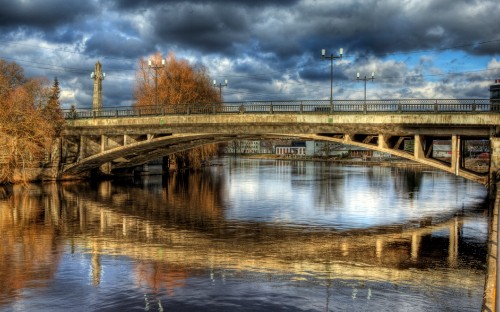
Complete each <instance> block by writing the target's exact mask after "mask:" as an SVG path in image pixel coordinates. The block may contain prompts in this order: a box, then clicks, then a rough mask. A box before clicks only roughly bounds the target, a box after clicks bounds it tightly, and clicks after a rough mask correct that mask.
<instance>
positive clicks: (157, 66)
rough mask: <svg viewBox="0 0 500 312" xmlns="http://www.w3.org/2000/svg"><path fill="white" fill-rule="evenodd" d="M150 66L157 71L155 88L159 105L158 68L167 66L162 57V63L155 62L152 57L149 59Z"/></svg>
mask: <svg viewBox="0 0 500 312" xmlns="http://www.w3.org/2000/svg"><path fill="white" fill-rule="evenodd" d="M148 65H149V68H151V69H154V71H155V89H156V106H158V70H159V69H161V68H163V66H165V59H161V65H156V64H153V61H152V60H151V59H149V60H148Z"/></svg>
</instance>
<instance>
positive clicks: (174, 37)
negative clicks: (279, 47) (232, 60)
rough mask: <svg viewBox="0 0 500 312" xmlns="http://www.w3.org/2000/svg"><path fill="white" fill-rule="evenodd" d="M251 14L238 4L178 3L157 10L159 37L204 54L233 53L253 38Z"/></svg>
mask: <svg viewBox="0 0 500 312" xmlns="http://www.w3.org/2000/svg"><path fill="white" fill-rule="evenodd" d="M251 16H252V15H251V14H249V12H248V10H245V9H244V8H242V7H241V6H238V5H231V4H229V5H227V6H220V5H215V4H210V5H205V4H196V3H184V2H182V3H176V4H173V5H169V6H168V7H162V8H161V9H159V10H156V11H155V12H154V13H153V19H152V25H153V26H154V28H155V30H156V35H157V36H158V38H159V40H162V41H164V42H167V43H175V44H176V45H178V46H180V47H183V48H194V49H197V50H200V51H202V52H204V53H222V52H227V53H230V49H231V48H233V47H234V46H235V45H237V44H241V43H245V42H246V43H250V41H251V39H252V35H251V28H252V20H251Z"/></svg>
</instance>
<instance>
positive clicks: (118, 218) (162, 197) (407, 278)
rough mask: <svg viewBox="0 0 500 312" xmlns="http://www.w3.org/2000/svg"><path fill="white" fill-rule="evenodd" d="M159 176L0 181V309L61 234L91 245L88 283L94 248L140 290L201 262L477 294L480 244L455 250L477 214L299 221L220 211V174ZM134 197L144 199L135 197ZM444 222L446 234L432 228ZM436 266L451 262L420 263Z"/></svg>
mask: <svg viewBox="0 0 500 312" xmlns="http://www.w3.org/2000/svg"><path fill="white" fill-rule="evenodd" d="M164 183H165V185H164V187H163V188H161V192H155V191H154V190H153V189H152V188H150V187H148V183H145V184H144V185H138V186H133V185H132V186H131V185H128V184H123V185H120V184H119V183H117V182H115V183H112V182H109V181H108V182H102V183H100V184H98V185H87V184H72V183H66V184H63V185H59V184H44V185H38V186H35V185H31V186H29V188H28V189H27V190H26V191H22V190H21V188H22V187H17V186H16V187H13V188H11V189H10V190H9V191H8V192H6V191H5V190H4V193H3V195H2V196H1V197H0V235H1V237H2V239H3V240H2V244H1V247H0V258H1V259H2V261H0V276H1V279H0V280H1V281H2V284H3V285H2V287H1V288H0V289H1V290H0V309H1V307H2V305H8V304H9V302H11V301H12V300H13V301H15V300H17V299H19V298H21V297H22V293H23V292H22V291H21V290H22V289H24V288H32V287H38V288H42V289H43V288H45V287H47V285H48V284H50V280H51V279H53V278H54V276H55V272H56V271H57V268H58V266H59V263H60V261H61V258H62V257H63V254H64V252H65V251H64V248H65V247H64V246H65V245H70V246H71V252H72V253H73V254H79V253H83V254H89V255H91V261H90V265H91V272H92V284H93V285H94V286H96V287H98V286H99V285H101V279H102V274H103V269H102V258H103V257H109V256H115V257H122V256H123V257H127V258H129V259H133V260H132V261H133V272H131V273H130V274H131V275H133V280H134V281H135V283H136V287H138V288H141V289H144V292H145V293H146V292H147V289H155V290H157V291H161V289H166V291H167V293H168V295H169V296H171V297H175V295H176V292H177V290H179V289H181V288H183V287H184V286H185V285H186V283H187V281H188V280H189V279H190V278H193V277H200V276H205V275H206V272H207V271H209V272H210V274H211V275H210V276H211V278H212V280H213V282H216V281H217V280H223V279H225V278H226V276H229V275H232V276H234V275H236V276H238V277H244V276H246V277H247V278H251V279H252V280H262V281H265V282H272V281H275V280H276V281H280V280H281V281H282V280H283V279H285V280H286V279H291V280H290V282H293V281H295V282H298V283H306V282H313V283H317V284H319V285H322V286H323V287H325V289H326V291H327V292H328V291H329V290H328V289H329V288H330V287H331V286H332V283H333V284H335V283H336V284H337V285H338V284H339V283H340V284H342V283H345V285H349V288H351V289H352V294H351V295H352V296H353V299H354V297H356V296H361V294H363V296H366V297H367V298H368V296H371V292H372V290H371V288H369V289H366V288H365V287H367V286H366V283H373V282H382V283H392V284H394V285H395V287H396V285H399V286H400V287H404V285H426V286H429V287H430V288H433V287H438V288H439V287H450V285H453V287H454V288H455V290H456V291H457V292H458V293H466V294H470V293H479V294H481V293H482V289H478V285H481V284H484V274H485V272H484V267H483V265H482V264H481V261H483V259H482V258H484V256H485V252H486V251H485V250H484V248H485V247H484V246H483V247H480V246H478V247H476V248H474V247H472V248H469V249H468V251H462V252H461V253H459V246H460V245H461V244H463V242H461V237H462V235H461V234H462V233H463V225H464V223H467V222H469V221H471V220H476V219H477V218H476V216H475V213H474V212H470V211H469V212H467V213H466V214H464V215H458V216H454V217H451V218H449V219H446V220H442V221H439V222H438V221H436V220H432V219H430V218H428V219H426V220H420V221H419V222H416V223H415V222H413V223H408V224H402V225H397V226H390V227H387V228H383V227H380V228H368V229H366V230H350V231H335V230H332V229H327V230H325V229H322V228H321V227H318V228H310V229H304V228H301V227H293V226H286V225H273V224H266V223H257V222H238V221H234V220H230V219H227V218H226V217H225V211H224V209H223V208H221V207H222V205H221V197H220V195H221V194H219V192H218V190H219V189H220V188H221V183H224V182H223V181H222V180H217V179H199V176H197V175H189V176H183V175H176V176H174V177H173V179H172V180H170V181H164ZM95 187H97V190H98V191H97V192H95V191H93V189H95ZM151 190H153V191H151ZM144 198H147V199H148V200H146V201H143V200H138V199H144ZM478 213H482V212H478ZM443 232H446V233H447V235H439V233H443ZM436 234H437V235H436ZM447 236H448V237H449V239H448V238H447ZM469 243H470V242H469ZM424 244H425V245H426V246H425V248H424V247H423V245H424ZM469 247H470V246H469ZM19 248H22V252H19ZM468 252H470V254H466V253H468ZM433 253H439V254H440V255H442V256H444V257H443V260H435V259H434V260H432V261H430V262H429V263H427V264H425V261H419V260H421V259H420V258H421V257H430V254H433ZM436 261H439V262H440V263H439V264H436ZM457 264H459V265H457ZM434 266H440V267H449V268H455V269H453V270H448V269H442V270H441V269H439V270H432V274H429V273H428V272H429V271H428V269H430V268H431V267H434ZM312 276H314V279H312ZM40 280H42V281H43V282H40ZM313 280H314V281H313ZM35 281H36V282H35ZM479 296H480V297H481V295H479ZM148 298H149V299H148ZM148 300H149V301H151V300H152V299H151V298H150V297H147V298H146V301H147V302H148ZM148 304H152V303H151V302H149V303H148ZM326 304H327V305H328V300H327V303H326Z"/></svg>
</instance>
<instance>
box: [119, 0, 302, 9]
mask: <svg viewBox="0 0 500 312" xmlns="http://www.w3.org/2000/svg"><path fill="white" fill-rule="evenodd" d="M110 2H111V3H113V6H115V7H116V8H118V9H140V8H144V7H151V6H161V5H165V3H167V2H166V1H164V0H117V1H110ZM187 2H189V3H195V4H224V5H226V4H230V5H235V4H236V5H238V6H244V7H261V6H276V7H280V6H290V5H293V4H295V3H297V2H298V0H274V1H268V0H242V1H234V0H211V1H206V0H194V1H185V0H170V1H168V4H175V3H187Z"/></svg>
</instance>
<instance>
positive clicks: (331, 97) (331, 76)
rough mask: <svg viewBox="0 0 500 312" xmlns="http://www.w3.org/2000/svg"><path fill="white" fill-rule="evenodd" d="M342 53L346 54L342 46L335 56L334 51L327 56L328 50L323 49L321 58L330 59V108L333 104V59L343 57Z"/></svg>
mask: <svg viewBox="0 0 500 312" xmlns="http://www.w3.org/2000/svg"><path fill="white" fill-rule="evenodd" d="M342 54H344V49H342V48H340V50H339V55H338V56H334V55H333V53H332V54H330V56H326V50H325V49H321V59H322V60H330V109H331V107H332V105H333V60H335V59H341V58H342Z"/></svg>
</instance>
